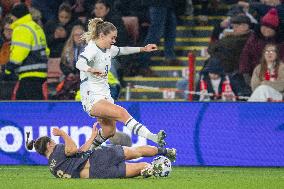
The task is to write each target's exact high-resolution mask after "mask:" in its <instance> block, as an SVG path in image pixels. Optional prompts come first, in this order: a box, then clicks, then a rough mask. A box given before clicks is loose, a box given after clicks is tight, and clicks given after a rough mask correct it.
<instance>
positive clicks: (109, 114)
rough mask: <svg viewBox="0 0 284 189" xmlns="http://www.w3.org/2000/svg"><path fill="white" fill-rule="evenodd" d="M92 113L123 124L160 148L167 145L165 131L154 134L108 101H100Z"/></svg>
mask: <svg viewBox="0 0 284 189" xmlns="http://www.w3.org/2000/svg"><path fill="white" fill-rule="evenodd" d="M90 113H91V115H92V116H96V117H100V118H108V119H112V120H116V121H120V122H123V123H124V124H125V126H126V127H127V128H128V129H129V130H130V131H131V132H133V133H134V134H136V135H138V136H142V137H144V138H147V139H149V140H152V141H153V142H155V143H157V144H158V145H159V146H164V145H165V140H164V139H165V137H166V133H165V132H164V131H162V130H161V131H160V132H159V133H158V134H153V133H152V132H150V131H149V130H148V129H147V128H146V127H145V126H144V125H142V124H141V123H139V122H138V121H136V120H135V119H134V118H133V117H132V116H131V115H130V114H129V113H128V112H127V110H126V109H125V108H123V107H121V106H118V105H115V104H112V103H110V102H108V101H107V100H100V101H98V102H97V103H95V104H94V105H93V107H92V109H91V112H90Z"/></svg>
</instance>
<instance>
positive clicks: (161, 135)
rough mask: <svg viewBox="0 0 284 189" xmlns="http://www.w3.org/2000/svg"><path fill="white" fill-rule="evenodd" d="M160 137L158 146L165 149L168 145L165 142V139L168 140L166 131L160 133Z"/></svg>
mask: <svg viewBox="0 0 284 189" xmlns="http://www.w3.org/2000/svg"><path fill="white" fill-rule="evenodd" d="M157 135H158V141H157V144H158V145H159V146H160V147H163V146H165V145H166V142H165V138H166V136H167V135H166V132H165V131H164V130H160V131H159V133H158V134H157Z"/></svg>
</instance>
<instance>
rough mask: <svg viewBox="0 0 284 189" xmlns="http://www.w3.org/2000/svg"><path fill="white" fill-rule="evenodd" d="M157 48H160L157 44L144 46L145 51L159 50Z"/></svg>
mask: <svg viewBox="0 0 284 189" xmlns="http://www.w3.org/2000/svg"><path fill="white" fill-rule="evenodd" d="M157 50H158V47H157V45H156V44H148V45H146V46H145V47H143V48H142V51H143V52H152V51H157Z"/></svg>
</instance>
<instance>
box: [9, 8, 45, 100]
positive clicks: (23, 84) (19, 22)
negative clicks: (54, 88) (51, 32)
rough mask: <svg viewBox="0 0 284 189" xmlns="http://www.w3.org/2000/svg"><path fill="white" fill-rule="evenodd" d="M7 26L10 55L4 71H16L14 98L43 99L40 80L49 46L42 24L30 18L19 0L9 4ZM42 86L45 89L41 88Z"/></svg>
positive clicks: (42, 81)
mask: <svg viewBox="0 0 284 189" xmlns="http://www.w3.org/2000/svg"><path fill="white" fill-rule="evenodd" d="M11 14H12V20H13V23H12V24H11V28H12V29H13V35H12V42H11V52H10V59H9V62H8V64H7V66H6V69H5V73H6V74H7V75H10V74H11V73H12V72H14V71H16V72H17V73H18V79H19V83H18V85H16V88H15V91H17V92H16V99H17V100H43V99H45V98H47V94H46V93H44V92H47V88H44V87H43V86H45V87H46V85H44V83H45V82H46V77H47V56H48V54H49V49H48V48H47V45H46V39H45V35H44V32H43V30H42V28H41V27H40V26H39V25H38V24H36V23H35V22H34V21H33V20H32V16H31V14H30V13H29V10H28V8H27V7H26V6H25V5H24V4H23V3H20V4H18V5H16V6H14V7H13V9H12V11H11ZM43 88H44V89H46V90H45V91H43Z"/></svg>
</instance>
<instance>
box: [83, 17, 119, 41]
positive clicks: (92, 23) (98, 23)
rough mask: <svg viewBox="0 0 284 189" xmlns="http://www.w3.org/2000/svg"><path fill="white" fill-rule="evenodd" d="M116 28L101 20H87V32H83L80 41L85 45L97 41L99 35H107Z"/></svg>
mask: <svg viewBox="0 0 284 189" xmlns="http://www.w3.org/2000/svg"><path fill="white" fill-rule="evenodd" d="M115 30H116V27H115V26H114V25H113V24H112V23H110V22H104V21H103V20H102V19H101V18H94V19H91V20H89V24H88V31H87V32H85V33H84V34H83V35H82V37H81V39H82V40H85V41H86V42H87V43H88V42H89V41H91V40H92V39H97V38H98V37H99V35H100V33H103V34H104V35H107V34H108V33H110V31H115Z"/></svg>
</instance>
